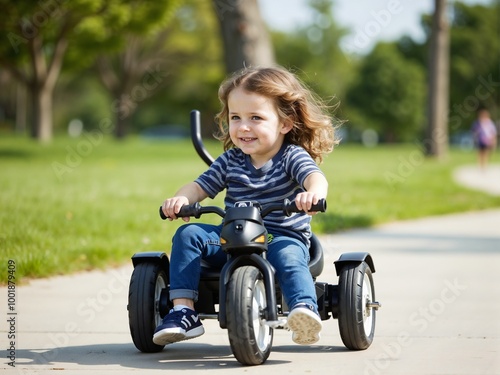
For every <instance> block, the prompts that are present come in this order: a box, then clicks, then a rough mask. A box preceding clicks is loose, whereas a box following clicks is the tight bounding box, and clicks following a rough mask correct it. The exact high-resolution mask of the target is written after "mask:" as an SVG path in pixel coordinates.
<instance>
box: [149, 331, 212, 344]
mask: <svg viewBox="0 0 500 375" xmlns="http://www.w3.org/2000/svg"><path fill="white" fill-rule="evenodd" d="M204 333H205V329H204V328H203V326H200V327H196V328H193V329H191V330H189V331H188V332H181V330H180V329H179V328H167V329H163V330H161V331H158V332H156V333H155V334H154V336H153V342H154V343H155V344H156V345H168V344H173V343H174V342H179V341H184V340H189V339H194V338H196V337H199V336H201V335H203V334H204Z"/></svg>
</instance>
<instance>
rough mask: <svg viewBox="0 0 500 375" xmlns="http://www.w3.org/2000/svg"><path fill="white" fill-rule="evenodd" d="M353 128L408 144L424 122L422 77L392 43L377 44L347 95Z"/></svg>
mask: <svg viewBox="0 0 500 375" xmlns="http://www.w3.org/2000/svg"><path fill="white" fill-rule="evenodd" d="M347 103H348V104H349V108H348V111H347V112H348V113H347V115H348V118H349V121H350V123H351V124H352V126H353V127H354V128H357V129H359V130H360V129H366V128H372V129H374V130H376V131H378V132H379V133H381V135H382V137H383V139H385V140H386V141H411V140H413V139H414V138H415V137H417V135H418V133H419V132H420V130H421V128H422V124H423V121H424V116H423V113H422V112H423V111H422V108H423V107H424V103H425V75H424V71H423V68H422V67H421V66H420V65H419V64H418V63H416V62H413V61H411V60H408V59H406V58H405V57H404V56H403V55H402V54H401V52H399V51H398V49H397V46H396V45H395V44H394V43H378V44H377V45H376V46H375V47H374V49H373V50H372V51H371V52H370V54H368V55H367V56H365V57H364V59H363V62H362V64H361V67H360V71H359V73H358V80H357V81H356V82H355V83H354V84H353V85H352V86H351V87H350V89H349V91H348V93H347Z"/></svg>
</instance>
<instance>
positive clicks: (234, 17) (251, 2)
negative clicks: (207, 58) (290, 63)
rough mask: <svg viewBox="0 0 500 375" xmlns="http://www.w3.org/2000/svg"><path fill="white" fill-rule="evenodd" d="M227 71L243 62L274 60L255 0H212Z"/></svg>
mask: <svg viewBox="0 0 500 375" xmlns="http://www.w3.org/2000/svg"><path fill="white" fill-rule="evenodd" d="M213 5H214V7H215V11H216V13H217V16H218V20H219V25H220V30H221V36H222V40H223V45H224V62H225V65H226V70H227V72H228V73H231V72H234V71H236V70H239V69H241V68H243V67H244V66H269V65H273V64H274V51H273V47H272V44H271V41H270V37H269V34H268V32H267V29H266V25H265V24H264V21H263V20H262V17H261V15H260V11H259V6H258V3H257V0H245V1H232V2H230V1H227V0H213Z"/></svg>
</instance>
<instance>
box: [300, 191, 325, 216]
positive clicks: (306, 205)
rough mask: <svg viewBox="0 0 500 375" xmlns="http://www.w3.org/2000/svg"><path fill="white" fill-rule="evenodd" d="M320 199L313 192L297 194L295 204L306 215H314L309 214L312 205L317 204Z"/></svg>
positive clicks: (312, 213)
mask: <svg viewBox="0 0 500 375" xmlns="http://www.w3.org/2000/svg"><path fill="white" fill-rule="evenodd" d="M320 199H321V197H320V196H319V195H318V194H316V193H313V192H307V191H306V192H304V193H299V194H297V196H296V197H295V204H296V205H297V208H298V209H299V210H302V211H304V212H305V213H306V214H308V215H316V214H317V212H315V211H314V212H309V210H310V209H311V207H312V205H313V204H317V203H318V201H319V200H320Z"/></svg>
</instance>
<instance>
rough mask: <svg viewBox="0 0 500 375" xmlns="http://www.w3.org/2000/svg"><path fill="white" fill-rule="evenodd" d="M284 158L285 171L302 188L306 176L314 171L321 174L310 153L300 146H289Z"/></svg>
mask: <svg viewBox="0 0 500 375" xmlns="http://www.w3.org/2000/svg"><path fill="white" fill-rule="evenodd" d="M286 159H287V160H286V169H287V172H288V173H289V175H290V177H291V178H293V179H294V180H295V181H297V183H298V184H299V185H300V186H301V187H302V188H303V189H304V190H305V188H304V182H305V180H306V178H307V176H309V175H310V174H311V173H314V172H318V173H321V174H323V172H322V171H321V169H319V167H318V165H317V164H316V162H315V161H314V159H313V158H312V157H311V155H309V153H308V152H307V151H306V150H304V149H303V148H302V147H298V146H295V147H291V148H290V149H289V152H288V153H287V158H286Z"/></svg>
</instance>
